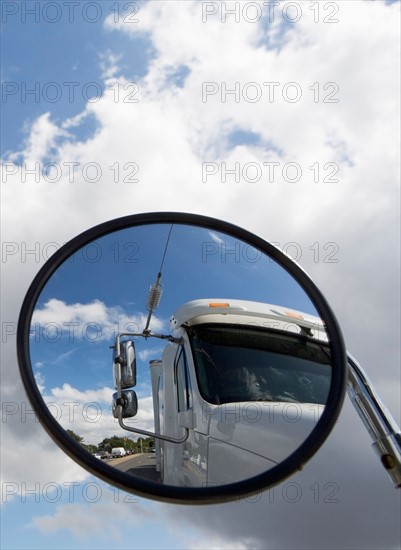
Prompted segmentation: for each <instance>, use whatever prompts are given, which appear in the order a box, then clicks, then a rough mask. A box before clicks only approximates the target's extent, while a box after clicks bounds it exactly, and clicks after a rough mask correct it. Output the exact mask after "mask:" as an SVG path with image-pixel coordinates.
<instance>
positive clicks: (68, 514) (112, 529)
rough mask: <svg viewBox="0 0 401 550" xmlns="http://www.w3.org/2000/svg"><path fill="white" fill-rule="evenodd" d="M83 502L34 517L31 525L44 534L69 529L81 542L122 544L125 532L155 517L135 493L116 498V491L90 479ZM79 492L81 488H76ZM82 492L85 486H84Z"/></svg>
mask: <svg viewBox="0 0 401 550" xmlns="http://www.w3.org/2000/svg"><path fill="white" fill-rule="evenodd" d="M90 485H91V489H92V491H91V492H90V491H89V489H87V494H88V496H87V500H86V502H84V503H80V502H73V503H71V504H64V505H60V506H58V507H57V508H56V510H55V512H54V513H53V514H48V515H43V516H34V517H33V518H32V521H31V522H30V524H29V527H31V528H34V529H37V530H39V531H40V532H42V533H44V534H50V533H58V532H59V531H62V530H68V531H70V532H71V534H72V535H73V536H74V537H75V538H76V539H78V540H80V541H85V542H88V541H93V540H103V541H107V543H108V544H110V541H113V544H116V543H121V540H122V538H123V535H122V534H123V533H124V532H125V531H126V530H127V527H128V528H129V530H131V528H132V527H137V526H138V524H140V523H142V522H144V521H146V520H149V519H152V514H151V513H150V512H149V511H148V509H147V508H146V505H143V504H141V503H140V502H139V500H138V499H137V498H135V497H134V496H132V495H127V496H126V497H124V498H123V499H122V498H121V497H120V499H118V501H117V502H116V501H115V492H114V491H113V490H110V488H109V487H106V485H105V484H103V483H99V482H97V481H89V482H88V487H89V486H90ZM77 492H78V491H77ZM82 492H83V489H82Z"/></svg>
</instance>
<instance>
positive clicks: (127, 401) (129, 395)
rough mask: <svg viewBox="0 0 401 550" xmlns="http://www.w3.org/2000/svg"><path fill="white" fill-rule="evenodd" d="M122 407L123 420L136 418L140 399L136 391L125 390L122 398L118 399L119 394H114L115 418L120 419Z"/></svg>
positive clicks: (113, 407) (113, 408)
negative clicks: (118, 409) (120, 408)
mask: <svg viewBox="0 0 401 550" xmlns="http://www.w3.org/2000/svg"><path fill="white" fill-rule="evenodd" d="M119 405H121V407H122V417H123V418H132V417H133V416H136V414H137V412H138V398H137V395H136V392H134V390H123V391H122V392H121V397H118V393H113V405H112V410H113V416H114V418H118V411H117V408H118V406H119Z"/></svg>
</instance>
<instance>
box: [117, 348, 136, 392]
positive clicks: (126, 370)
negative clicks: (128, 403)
mask: <svg viewBox="0 0 401 550" xmlns="http://www.w3.org/2000/svg"><path fill="white" fill-rule="evenodd" d="M118 351H119V353H118ZM117 364H118V365H120V369H121V388H123V389H124V388H132V387H133V386H135V385H136V354H135V344H134V342H133V340H123V341H121V342H120V349H119V350H117V346H114V347H113V369H114V387H115V388H116V389H117V386H118V383H117V371H116V367H117Z"/></svg>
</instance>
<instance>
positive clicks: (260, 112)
mask: <svg viewBox="0 0 401 550" xmlns="http://www.w3.org/2000/svg"><path fill="white" fill-rule="evenodd" d="M73 4H74V3H73V2H63V3H61V4H60V3H59V4H56V3H55V2H14V1H4V2H2V5H1V10H2V11H1V25H2V38H1V41H2V43H1V46H2V53H1V56H2V57H1V65H2V67H1V68H2V75H1V88H2V89H1V92H2V101H1V115H2V128H1V159H2V226H1V229H2V263H1V269H2V285H1V293H2V299H1V311H2V313H1V315H2V357H1V366H2V367H1V368H2V371H1V394H2V413H3V415H2V423H1V481H2V504H1V506H2V529H1V531H2V534H1V537H2V539H1V545H2V547H3V548H5V549H8V548H9V549H11V548H21V549H22V548H23V549H26V550H28V549H31V548H32V549H33V548H71V549H80V548H88V549H90V548H93V549H95V548H105V547H113V545H115V543H116V541H118V545H119V546H120V547H121V548H166V549H167V548H191V549H201V548H206V547H207V548H215V549H220V548H238V549H245V548H264V549H265V548H269V549H277V548H294V549H295V548H297V549H298V548H344V549H345V548H347V549H348V548H355V549H356V548H372V549H373V548H397V547H399V543H400V522H399V517H400V497H399V495H398V494H397V492H396V491H395V490H394V488H393V487H392V485H391V482H390V480H389V479H388V478H387V475H386V473H385V471H384V470H383V468H382V467H381V465H380V463H379V460H378V459H377V458H376V456H375V454H374V451H373V450H372V449H371V442H370V439H369V436H368V434H367V433H366V431H365V429H364V427H363V425H362V423H361V421H360V419H359V418H358V416H357V414H356V412H355V411H354V409H353V407H352V405H351V404H350V402H349V400H348V399H346V401H345V404H344V408H343V411H342V413H341V415H340V418H339V420H338V422H337V424H336V426H335V428H334V430H333V432H332V434H331V435H330V436H329V438H328V440H327V441H326V442H325V444H324V445H323V447H322V449H321V450H320V451H319V452H318V453H317V454H316V455H315V456H314V457H313V458H312V459H311V461H310V462H309V463H308V464H307V465H306V466H305V468H304V470H303V471H302V472H299V473H297V474H296V475H294V476H293V477H292V478H290V479H288V480H286V481H285V482H283V483H282V484H280V485H279V486H277V487H275V488H274V490H270V491H265V492H264V493H261V494H259V495H256V496H255V497H252V498H248V499H245V500H244V501H240V502H232V503H228V504H219V505H213V506H206V505H205V506H196V507H191V506H174V505H170V504H165V503H157V502H153V501H149V500H147V499H143V498H141V499H139V498H136V497H133V496H132V495H127V494H126V493H124V492H122V491H117V490H113V489H112V488H110V487H109V486H107V485H106V484H105V483H103V482H101V481H99V480H97V479H96V478H94V477H92V476H90V475H89V474H87V473H86V472H85V471H84V470H83V469H82V468H80V467H79V466H77V465H76V464H75V463H74V462H73V461H72V460H71V459H69V458H68V457H67V456H65V455H64V454H63V453H62V451H61V450H59V449H58V448H57V447H56V446H55V444H54V443H53V442H52V441H51V440H50V438H49V437H48V436H47V434H46V433H45V432H44V430H43V429H42V428H41V427H40V425H39V423H38V422H37V421H36V419H35V416H34V414H32V412H31V410H30V409H31V407H30V405H29V403H28V401H27V398H26V396H25V394H24V390H23V388H22V384H21V381H20V378H19V374H18V365H17V359H16V352H15V346H16V344H15V333H16V323H17V321H18V315H19V310H20V307H21V304H22V301H23V298H24V296H25V294H26V292H27V290H28V288H29V285H30V283H31V281H32V279H33V277H34V276H35V275H36V273H37V272H38V270H39V269H40V267H41V266H42V265H43V264H44V263H45V261H46V260H47V259H48V257H50V255H51V254H52V253H53V252H54V251H55V250H56V249H57V248H59V247H60V246H61V245H62V244H63V243H65V242H67V241H69V240H70V239H71V238H73V237H74V236H75V235H77V234H79V233H81V232H82V231H84V230H86V229H89V228H90V227H92V226H94V225H97V224H99V223H101V222H104V221H107V220H110V219H114V218H117V217H120V216H125V215H129V214H135V213H142V212H153V211H178V212H193V213H197V214H203V215H207V216H212V217H216V218H221V219H223V220H226V221H229V222H231V223H234V224H236V225H238V226H240V227H243V228H245V229H247V230H249V231H252V232H254V233H255V234H257V235H259V236H261V237H262V238H264V239H266V240H267V241H269V242H272V243H275V244H276V246H278V247H279V248H280V249H281V250H283V251H284V252H287V253H289V254H291V255H292V256H293V257H294V258H295V259H296V260H297V261H298V262H299V264H300V265H301V266H302V267H303V268H304V269H305V270H306V271H307V272H308V273H309V275H310V276H311V277H312V279H313V280H314V281H315V282H316V284H317V285H318V286H319V288H320V289H321V290H322V291H323V293H324V295H325V296H326V298H327V299H328V301H329V303H330V305H331V306H332V308H333V310H334V312H335V314H336V316H337V318H338V320H339V322H340V324H341V327H342V330H343V333H344V337H345V341H346V344H347V348H348V350H349V351H350V352H351V354H352V355H353V356H355V357H356V358H357V359H358V361H359V362H360V363H361V365H362V366H363V368H364V369H365V370H366V372H367V374H368V376H369V378H370V379H371V380H372V382H373V384H374V386H375V388H376V389H377V391H378V393H379V395H380V396H381V398H382V400H383V401H384V403H385V404H386V406H387V407H388V409H389V410H390V412H391V413H392V415H393V416H394V417H395V419H396V420H397V421H398V422H400V372H399V364H400V353H399V352H400V348H399V333H400V319H399V310H400V308H399V303H400V302H399V279H400V277H399V250H400V242H399V234H400V231H399V230H400V223H399V203H400V201H399V179H400V174H399V165H400V162H399V161H400V158H399V151H400V139H399V119H400V116H399V115H400V113H399V98H400V90H399V61H400V52H399V43H400V41H399V11H400V5H399V3H398V2H385V1H381V0H377V1H373V2H372V1H370V0H358V1H354V0H350V1H348V0H347V1H337V2H320V3H315V2H309V1H303V2H291V3H289V2H281V3H280V4H279V5H274V4H276V3H272V2H267V3H266V2H243V3H241V4H239V3H235V2H176V1H169V2H158V1H151V2H144V3H142V2H136V3H134V2H131V3H129V2H108V1H107V0H106V1H102V2H82V3H80V4H79V6H74V5H73ZM161 240H162V239H161ZM127 242H128V243H130V242H132V241H131V240H130V239H129V240H127ZM158 242H159V244H160V240H158ZM109 244H110V243H109ZM113 244H114V241H113V243H111V245H113ZM124 244H125V241H124ZM123 246H124V245H123ZM91 252H95V251H94V250H93V251H91ZM108 252H109V254H110V252H111V253H112V255H114V256H113V259H114V260H115V259H116V255H119V258H124V259H126V258H127V256H126V255H129V254H131V255H132V257H133V258H134V259H135V254H136V249H135V248H129V247H127V248H126V249H124V248H121V247H118V246H116V247H114V248H113V249H108ZM156 257H159V256H158V254H157V253H156V250H155V258H156ZM99 263H102V262H98V263H97V264H95V262H93V265H92V263H91V262H90V261H89V262H88V261H87V262H85V264H86V265H85V268H86V271H88V270H89V264H90V266H91V267H92V268H95V267H99V265H98V264H99ZM150 263H152V262H150ZM221 265H223V263H222V262H221ZM156 269H157V267H155V269H153V268H152V269H149V273H147V274H146V276H144V277H143V284H144V285H145V281H146V285H149V284H151V283H152V282H153V277H154V276H155V275H156ZM166 270H167V264H166ZM75 273H77V271H75ZM149 277H150V278H149ZM248 277H250V274H248ZM166 279H167V280H166V287H165V293H164V295H163V297H165V296H166V295H167V289H168V288H170V283H169V282H168V277H167V274H166ZM247 280H248V281H249V280H250V279H247ZM108 283H109V284H108V286H107V285H105V290H104V296H108V295H109V296H110V301H109V302H107V303H106V302H104V303H103V305H101V306H99V304H98V303H95V306H97V307H98V309H97V312H98V313H101V314H102V315H103V316H104V317H103V318H104V319H105V321H106V323H114V322H115V321H116V320H120V321H123V322H125V319H127V318H128V317H130V318H131V320H132V315H133V313H134V311H136V309H135V310H134V309H133V306H130V307H132V309H128V308H127V309H123V302H125V301H126V300H129V301H131V300H132V297H131V296H128V297H127V296H122V295H121V296H119V295H118V293H116V292H115V290H116V289H115V288H112V283H113V276H112V275H110V276H109V277H108ZM56 286H57V284H56V282H55V287H54V289H50V288H49V291H50V290H56ZM59 290H60V289H59ZM109 293H110V294H109ZM52 297H54V296H51V293H49V295H48V296H46V297H45V296H43V302H41V303H40V306H41V308H42V309H44V311H46V309H45V308H46V303H48V299H49V298H52ZM56 297H57V296H56ZM95 298H96V296H95V295H92V296H90V289H88V288H85V287H84V286H81V285H80V282H79V281H76V280H75V281H74V280H73V279H71V291H70V294H69V293H68V292H67V293H65V294H64V296H63V297H62V300H64V301H65V303H66V304H69V305H71V304H78V303H79V304H81V305H85V304H86V305H87V306H88V305H90V304H92V306H93V304H94V300H95ZM59 299H60V300H61V298H60V295H59ZM164 303H165V304H166V306H167V305H168V301H167V300H166V301H165V302H164ZM53 305H54V303H53ZM56 305H57V304H56ZM58 306H60V304H58ZM163 307H164V306H163ZM99 308H100V309H99ZM102 308H103V309H102ZM100 310H101V311H100ZM81 313H85V310H81ZM86 314H88V315H92V313H88V311H87V310H86ZM156 319H158V320H159V321H160V323H162V322H163V320H164V319H165V317H164V316H163V315H160V318H159V317H157V316H156ZM109 351H110V350H107V352H108V355H107V358H106V363H107V365H108V367H107V368H110V369H111V354H110V353H109ZM67 359H68V358H66V360H67ZM36 362H37V363H41V362H43V363H45V359H44V360H43V358H40V357H38V358H37V361H36ZM36 368H37V375H38V380H39V382H40V383H43V384H44V388H45V390H44V391H46V392H48V395H49V397H52V395H53V394H51V393H50V392H51V390H52V389H54V388H60V386H59V384H58V383H57V384H56V383H54V384H52V380H51V378H49V376H47V377H46V376H45V375H44V372H45V366H40V365H37V366H36ZM41 371H42V372H41ZM105 374H106V370H105ZM40 377H42V378H40ZM106 377H107V376H106ZM53 382H56V381H55V380H54V381H53ZM101 382H102V384H100V385H99V388H98V390H99V392H100V391H101V390H102V388H103V387H106V388H107V387H108V386H107V384H109V381H108V380H106V378H105V380H104V386H103V380H102V381H101ZM142 389H143V390H144V389H145V388H142ZM67 390H69V388H64V391H66V392H67ZM73 390H74V387H73V386H71V390H70V391H73ZM73 395H74V394H73ZM53 397H54V396H53ZM61 397H63V395H61ZM75 397H76V394H75ZM87 397H88V396H86V398H87ZM91 397H93V396H91ZM142 397H143V398H145V393H143V394H142ZM144 421H149V418H145V419H144ZM87 424H88V423H87ZM87 435H89V433H88V434H87Z"/></svg>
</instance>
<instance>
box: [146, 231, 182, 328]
mask: <svg viewBox="0 0 401 550" xmlns="http://www.w3.org/2000/svg"><path fill="white" fill-rule="evenodd" d="M173 226H174V224H171V227H170V231H169V233H168V236H167V241H166V246H165V247H164V253H163V258H162V261H161V264H160V269H159V273H158V274H157V277H156V282H155V283H154V284H153V285H151V287H150V289H149V296H148V300H147V302H146V309H147V310H148V311H149V313H148V318H147V320H146V326H145V328H144V329H143V331H142V334H145V335H146V334H149V333H150V329H149V323H150V319H151V317H152V313H153V311H154V310H155V309H156V308H157V307H158V306H159V304H160V300H161V297H162V294H163V285H162V284H161V282H160V280H161V278H162V269H163V264H164V260H165V258H166V253H167V247H168V243H169V241H170V237H171V231H172V230H173Z"/></svg>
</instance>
